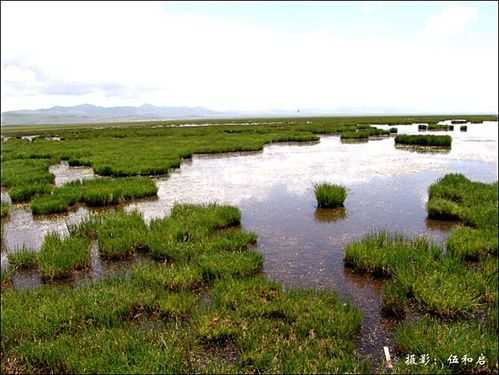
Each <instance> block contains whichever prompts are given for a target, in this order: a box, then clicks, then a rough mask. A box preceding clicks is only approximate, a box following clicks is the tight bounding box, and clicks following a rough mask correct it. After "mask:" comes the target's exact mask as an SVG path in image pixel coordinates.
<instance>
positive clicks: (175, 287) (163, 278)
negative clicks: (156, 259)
mask: <svg viewBox="0 0 499 375" xmlns="http://www.w3.org/2000/svg"><path fill="white" fill-rule="evenodd" d="M132 279H133V280H134V281H135V282H136V283H137V284H138V285H140V286H142V287H149V288H160V289H164V290H171V291H181V290H190V289H196V288H198V287H200V286H202V285H203V277H202V273H201V270H200V269H199V268H198V267H196V266H194V265H189V264H187V265H176V264H161V263H160V264H158V263H153V264H145V265H140V266H138V267H136V268H135V269H134V270H133V274H132Z"/></svg>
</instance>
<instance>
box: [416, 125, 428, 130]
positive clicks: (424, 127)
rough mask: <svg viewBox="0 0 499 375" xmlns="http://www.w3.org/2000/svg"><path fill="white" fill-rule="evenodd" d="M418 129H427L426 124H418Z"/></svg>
mask: <svg viewBox="0 0 499 375" xmlns="http://www.w3.org/2000/svg"><path fill="white" fill-rule="evenodd" d="M418 130H428V125H423V124H420V125H418Z"/></svg>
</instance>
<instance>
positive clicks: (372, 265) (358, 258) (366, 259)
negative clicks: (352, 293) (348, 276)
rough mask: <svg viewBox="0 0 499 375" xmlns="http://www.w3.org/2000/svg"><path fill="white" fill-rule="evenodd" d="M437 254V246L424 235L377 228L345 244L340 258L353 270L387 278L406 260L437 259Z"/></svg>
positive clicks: (439, 251)
mask: <svg viewBox="0 0 499 375" xmlns="http://www.w3.org/2000/svg"><path fill="white" fill-rule="evenodd" d="M440 253H441V249H440V248H438V247H437V246H435V245H434V244H432V243H431V242H429V241H428V240H426V239H424V238H418V237H415V238H405V237H404V236H403V235H400V234H393V233H389V232H384V231H381V232H377V233H371V234H368V235H366V236H364V237H363V238H362V239H360V240H358V241H354V242H352V243H350V244H349V245H347V246H346V248H345V259H344V261H345V264H346V265H347V266H349V267H352V268H353V269H354V270H355V271H357V272H361V273H372V274H373V275H375V276H378V277H387V276H391V275H393V273H394V272H395V270H396V269H397V267H401V266H402V265H404V264H405V263H407V262H417V261H418V260H419V262H422V261H423V260H425V259H432V258H438V257H439V256H440Z"/></svg>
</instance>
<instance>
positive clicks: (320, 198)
mask: <svg viewBox="0 0 499 375" xmlns="http://www.w3.org/2000/svg"><path fill="white" fill-rule="evenodd" d="M314 193H315V198H316V200H317V207H319V208H338V207H343V203H344V202H345V198H346V196H347V193H346V189H345V187H343V186H341V185H335V184H330V183H327V182H324V183H320V184H316V185H314Z"/></svg>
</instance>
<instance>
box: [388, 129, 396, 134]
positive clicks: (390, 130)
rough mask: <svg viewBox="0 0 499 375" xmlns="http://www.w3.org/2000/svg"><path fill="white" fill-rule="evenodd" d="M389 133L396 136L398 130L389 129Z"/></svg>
mask: <svg viewBox="0 0 499 375" xmlns="http://www.w3.org/2000/svg"><path fill="white" fill-rule="evenodd" d="M389 132H390V134H396V133H398V129H397V128H390V129H389Z"/></svg>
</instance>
